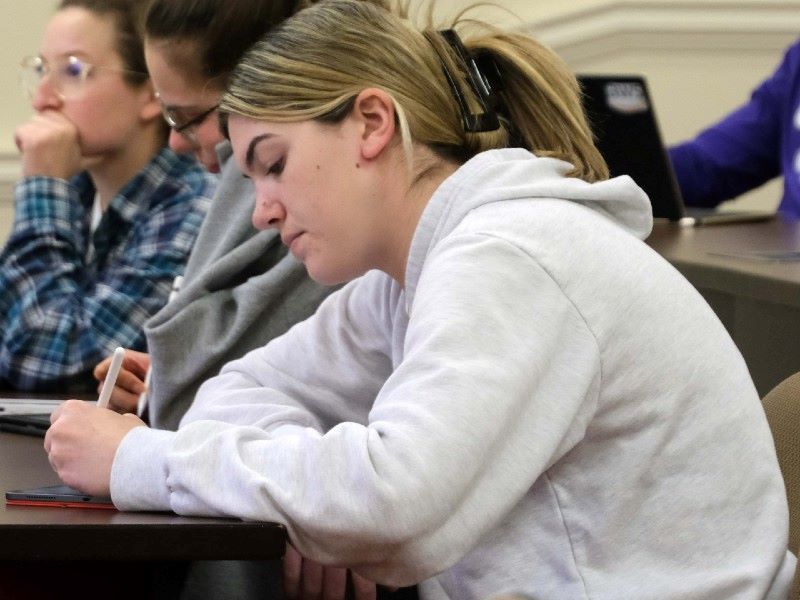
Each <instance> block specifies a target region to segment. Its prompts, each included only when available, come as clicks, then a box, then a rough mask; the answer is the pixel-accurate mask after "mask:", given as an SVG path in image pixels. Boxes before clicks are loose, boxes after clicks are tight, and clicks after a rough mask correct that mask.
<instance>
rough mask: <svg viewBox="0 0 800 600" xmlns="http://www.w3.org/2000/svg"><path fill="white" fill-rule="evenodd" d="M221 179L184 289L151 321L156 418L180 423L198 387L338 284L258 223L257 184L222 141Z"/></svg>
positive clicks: (152, 411) (166, 425) (152, 412)
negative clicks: (324, 279)
mask: <svg viewBox="0 0 800 600" xmlns="http://www.w3.org/2000/svg"><path fill="white" fill-rule="evenodd" d="M218 154H219V158H220V163H221V164H223V169H222V174H221V177H220V182H219V186H218V187H217V191H216V194H215V196H214V200H213V201H212V203H211V209H210V210H209V212H208V215H207V216H206V218H205V221H204V222H203V228H202V229H201V231H200V234H199V236H198V238H197V242H196V243H195V245H194V248H193V249H192V254H191V256H190V257H189V262H188V264H187V265H186V273H185V274H184V278H183V285H182V289H181V292H180V293H179V294H178V296H177V297H176V298H175V300H173V301H172V302H170V303H169V304H168V305H167V306H165V307H164V308H163V309H162V310H161V311H159V312H158V313H156V314H155V315H154V316H153V317H152V318H151V319H150V320H149V321H148V322H147V323H146V324H145V335H146V336H147V347H148V352H149V353H150V360H151V364H152V373H151V380H150V386H149V388H150V392H149V395H148V412H149V418H150V424H151V425H152V426H153V427H157V428H159V429H176V428H177V426H178V423H179V421H180V419H181V417H183V415H184V413H185V412H186V410H187V409H188V408H189V406H190V405H191V403H192V401H193V400H194V396H195V394H196V393H197V388H199V387H200V384H202V383H203V382H204V381H205V380H206V379H209V378H211V377H213V376H215V375H216V374H217V373H219V370H220V368H221V367H222V365H224V364H225V363H227V362H228V361H231V360H234V359H235V358H239V357H241V356H243V355H244V354H245V353H247V352H248V351H250V350H252V349H253V348H258V347H259V346H263V345H264V344H266V343H267V342H268V341H269V340H271V339H272V338H274V337H277V336H278V335H281V334H282V333H284V332H285V331H286V330H287V329H289V327H291V326H292V325H294V324H295V323H297V322H298V321H302V320H303V319H305V318H306V317H308V316H309V315H311V314H312V313H313V312H314V311H315V310H316V308H317V306H318V305H319V303H320V302H321V301H322V299H323V298H325V296H327V295H328V294H329V293H330V292H331V291H332V288H327V287H324V286H321V285H319V284H317V283H315V282H313V281H311V279H310V278H309V277H308V274H307V273H306V269H305V267H304V266H303V265H302V264H301V263H299V262H298V261H297V260H295V258H294V257H293V256H292V255H291V254H289V253H288V252H287V249H286V247H285V246H284V245H283V244H282V243H281V240H280V237H278V234H277V233H276V232H275V231H273V230H269V231H258V230H256V229H255V228H254V227H253V224H252V214H253V204H254V202H255V199H254V191H253V185H252V183H251V182H249V181H248V180H247V179H245V178H244V177H243V176H242V174H241V172H240V171H239V169H238V168H237V166H236V163H235V161H233V160H231V148H230V144H228V143H227V142H225V143H223V144H221V145H220V147H219V148H218Z"/></svg>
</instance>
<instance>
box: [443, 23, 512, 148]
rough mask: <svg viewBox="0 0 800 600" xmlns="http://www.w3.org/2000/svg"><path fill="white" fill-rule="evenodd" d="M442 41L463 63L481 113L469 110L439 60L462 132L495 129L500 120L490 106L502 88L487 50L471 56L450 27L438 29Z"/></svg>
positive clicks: (452, 78)
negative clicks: (459, 112) (457, 109)
mask: <svg viewBox="0 0 800 600" xmlns="http://www.w3.org/2000/svg"><path fill="white" fill-rule="evenodd" d="M439 35H441V36H442V38H443V39H444V41H445V42H447V44H448V45H449V46H450V47H451V48H452V49H453V51H454V52H455V53H456V55H457V56H458V58H459V60H460V61H461V62H462V63H463V64H464V67H465V71H466V74H467V80H468V81H469V85H470V88H472V91H473V92H474V93H475V97H476V98H477V100H478V103H479V104H480V106H481V109H482V110H483V112H481V113H478V114H475V113H472V112H470V110H469V106H468V105H467V101H466V99H465V98H464V96H463V95H462V93H461V88H460V86H459V85H458V81H457V80H456V78H455V77H453V75H452V73H450V71H449V70H448V68H447V64H446V63H445V61H444V60H442V58H441V56H440V57H439V61H440V62H441V63H442V69H443V70H444V75H445V77H446V78H447V82H448V83H449V84H450V89H451V90H452V91H453V97H454V98H455V99H456V102H457V103H458V107H459V109H460V110H461V119H462V121H463V124H464V131H466V132H468V133H477V132H481V131H495V130H496V129H499V128H500V120H499V119H498V118H497V113H496V112H495V109H494V106H495V104H496V95H495V91H497V90H500V89H502V76H501V74H500V69H499V68H498V66H497V63H496V62H495V60H494V58H493V57H492V56H491V54H490V53H489V52H485V51H484V52H479V53H478V54H477V55H476V56H474V57H473V56H471V55H470V54H469V52H467V49H466V48H465V47H464V44H462V43H461V38H459V37H458V34H457V33H456V32H455V30H453V29H444V30H442V31H440V32H439Z"/></svg>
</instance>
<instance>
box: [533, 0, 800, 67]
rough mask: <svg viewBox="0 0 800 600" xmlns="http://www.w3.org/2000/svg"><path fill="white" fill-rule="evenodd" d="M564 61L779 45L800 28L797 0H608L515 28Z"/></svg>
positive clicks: (765, 48) (768, 48)
mask: <svg viewBox="0 0 800 600" xmlns="http://www.w3.org/2000/svg"><path fill="white" fill-rule="evenodd" d="M519 29H520V30H521V31H525V32H527V33H530V34H531V35H534V36H535V37H536V38H537V39H539V40H541V41H542V42H544V43H545V44H547V45H549V46H550V47H552V48H553V49H554V50H556V51H557V52H558V53H559V54H560V55H561V56H562V57H563V58H564V59H565V60H566V61H567V62H568V63H580V62H583V61H586V60H591V59H592V58H596V57H598V56H603V57H604V58H608V56H609V55H614V54H620V53H624V52H631V51H642V50H644V51H647V50H653V51H701V52H715V51H726V50H738V51H742V50H753V51H781V50H783V49H784V48H785V47H786V46H787V45H788V44H789V43H790V42H791V41H792V40H794V39H795V38H797V35H798V31H800V10H798V3H797V1H796V0H783V1H760V0H746V1H740V2H724V3H723V2H719V1H716V2H715V1H712V0H682V1H678V2H659V1H647V0H621V1H617V2H607V3H605V4H603V5H602V6H595V7H591V8H587V9H583V10H578V11H575V12H572V13H569V14H565V15H561V16H558V17H554V18H550V19H543V20H540V21H537V22H532V23H529V24H526V25H523V26H521V27H520V28H519Z"/></svg>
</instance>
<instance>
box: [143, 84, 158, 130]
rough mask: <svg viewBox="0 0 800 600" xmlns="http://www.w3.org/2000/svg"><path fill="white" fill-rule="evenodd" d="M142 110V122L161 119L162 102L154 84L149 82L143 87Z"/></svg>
mask: <svg viewBox="0 0 800 600" xmlns="http://www.w3.org/2000/svg"><path fill="white" fill-rule="evenodd" d="M140 94H141V96H140V98H141V103H140V109H139V118H140V119H141V120H142V121H145V122H150V121H152V120H153V119H156V118H161V102H160V101H159V99H158V95H157V94H156V91H155V89H154V88H153V84H152V82H150V81H149V80H148V81H146V82H145V83H144V84H143V85H142V89H141V91H140Z"/></svg>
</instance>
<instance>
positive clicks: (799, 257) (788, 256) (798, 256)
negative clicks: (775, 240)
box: [708, 251, 800, 262]
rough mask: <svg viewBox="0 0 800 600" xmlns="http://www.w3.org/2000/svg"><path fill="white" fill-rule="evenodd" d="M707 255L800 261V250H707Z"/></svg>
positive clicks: (773, 260)
mask: <svg viewBox="0 0 800 600" xmlns="http://www.w3.org/2000/svg"><path fill="white" fill-rule="evenodd" d="M708 254H709V256H722V257H724V258H737V259H745V260H757V261H762V262H800V252H795V251H789V252H708Z"/></svg>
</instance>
